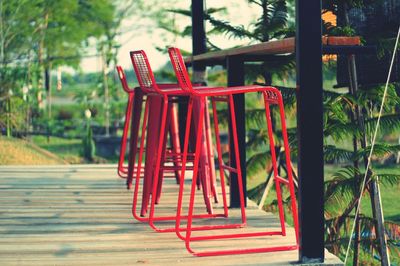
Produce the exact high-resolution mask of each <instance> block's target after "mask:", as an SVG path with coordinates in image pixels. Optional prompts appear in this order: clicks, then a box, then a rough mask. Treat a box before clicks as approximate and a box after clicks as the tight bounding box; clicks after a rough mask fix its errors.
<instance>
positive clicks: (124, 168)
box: [116, 66, 180, 189]
mask: <svg viewBox="0 0 400 266" xmlns="http://www.w3.org/2000/svg"><path fill="white" fill-rule="evenodd" d="M116 69H117V72H118V77H119V79H120V81H121V84H122V88H123V89H124V91H125V92H126V93H128V102H127V107H126V111H125V122H124V129H123V134H122V137H121V147H120V157H119V161H118V175H119V176H120V177H121V178H127V182H126V183H127V188H128V189H131V187H132V179H133V175H129V173H128V172H129V171H128V170H129V164H132V167H133V172H136V169H137V167H136V166H135V157H136V153H137V152H138V150H137V147H136V146H133V147H131V148H133V151H132V152H133V153H134V154H133V156H132V158H131V159H132V161H131V162H128V165H124V162H125V156H126V146H127V139H128V134H129V130H131V131H132V130H134V131H136V132H134V134H132V135H131V137H133V138H134V142H136V141H137V138H138V133H139V123H140V116H141V106H142V102H143V100H142V97H138V95H137V94H138V93H141V91H138V88H135V89H131V88H129V86H128V83H127V80H126V75H125V73H124V70H123V69H122V67H121V66H117V67H116ZM162 86H165V87H168V86H169V85H166V84H163V85H162ZM135 91H136V94H135ZM133 108H135V111H134V112H133V115H134V116H135V117H134V120H133V123H134V125H132V126H131V128H130V123H131V122H130V121H131V118H132V110H133ZM171 109H173V110H171V115H170V116H169V118H170V119H171V123H170V128H169V134H170V138H171V147H172V148H171V149H168V150H166V153H167V157H166V158H165V160H168V159H169V158H174V157H176V154H179V153H180V142H179V132H178V120H177V112H176V110H175V108H174V106H171ZM136 124H137V125H136ZM134 145H137V143H135V144H134ZM171 161H172V162H173V164H174V165H175V166H176V167H177V168H180V163H179V162H177V160H176V159H175V160H174V159H172V160H171ZM143 170H144V169H142V170H141V174H144V171H143ZM166 171H167V172H171V171H173V169H171V170H170V169H167V170H166ZM174 173H175V178H176V182H177V183H178V182H179V180H180V176H179V175H180V172H179V171H178V170H175V171H174Z"/></svg>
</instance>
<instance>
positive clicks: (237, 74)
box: [227, 56, 247, 208]
mask: <svg viewBox="0 0 400 266" xmlns="http://www.w3.org/2000/svg"><path fill="white" fill-rule="evenodd" d="M227 69H228V86H240V85H244V61H243V59H242V58H240V57H235V56H232V57H228V60H227ZM234 103H235V114H236V125H237V134H238V141H239V153H240V166H241V169H242V178H243V192H244V198H245V204H246V205H247V202H246V198H247V193H246V187H247V185H246V184H247V182H246V124H245V122H246V121H245V100H244V94H237V95H235V96H234ZM229 130H232V129H231V128H229ZM229 149H230V150H231V151H233V150H234V146H233V140H232V138H230V143H229ZM229 159H230V162H231V163H232V165H233V167H236V160H235V156H234V153H233V152H231V158H229ZM230 207H231V208H238V207H240V199H239V187H238V183H237V174H235V173H231V181H230Z"/></svg>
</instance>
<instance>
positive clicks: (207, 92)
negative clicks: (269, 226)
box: [168, 48, 298, 256]
mask: <svg viewBox="0 0 400 266" xmlns="http://www.w3.org/2000/svg"><path fill="white" fill-rule="evenodd" d="M168 52H169V55H170V59H171V63H172V65H173V68H174V71H175V74H176V77H177V80H178V84H179V86H180V87H181V88H182V90H184V91H186V92H188V93H190V95H191V97H190V102H189V110H188V116H187V121H186V130H185V142H184V147H183V160H182V173H181V178H182V179H183V178H184V177H185V170H186V169H185V167H186V158H187V151H188V133H189V131H190V127H191V125H190V121H191V117H190V116H191V115H192V113H193V111H192V109H193V108H192V107H193V102H196V101H197V102H200V105H201V106H200V110H199V111H200V112H199V114H198V115H199V119H198V120H197V121H198V122H197V133H196V134H197V139H196V145H195V147H196V148H195V153H194V162H193V167H194V169H193V179H192V186H191V193H190V201H189V210H188V215H187V226H186V228H181V217H182V213H181V209H182V197H183V190H184V185H183V182H181V183H180V184H181V185H180V192H179V199H178V206H177V219H176V230H175V232H176V234H177V235H178V237H179V238H181V239H183V240H184V241H185V245H186V249H187V250H188V251H189V252H190V253H192V254H194V255H197V256H215V255H230V254H245V253H255V252H271V251H283V250H293V249H297V248H298V238H297V231H298V217H297V206H296V197H295V191H294V183H293V177H292V173H291V172H290V171H288V179H284V178H282V177H280V176H279V175H278V171H277V162H276V154H275V144H274V136H273V131H272V122H271V114H270V105H277V106H278V107H279V111H280V119H281V126H282V136H283V142H284V147H285V156H286V164H287V169H291V165H290V164H291V162H290V153H289V144H288V138H287V133H286V124H285V115H284V106H283V101H282V96H281V94H280V92H279V91H278V90H277V89H276V88H274V87H261V86H255V85H254V86H238V87H230V88H224V87H217V88H201V89H196V88H193V86H192V84H191V82H190V79H189V75H188V73H187V70H186V66H185V64H184V61H183V58H182V56H181V54H180V51H179V49H177V48H170V49H169V50H168ZM249 92H260V93H262V94H263V97H264V104H265V115H266V121H267V127H268V133H269V143H270V150H271V157H272V163H273V169H274V181H275V185H276V186H275V187H276V192H277V200H278V208H279V218H280V224H281V230H280V231H259V232H251V233H244V232H239V233H235V234H219V235H216V234H213V235H211V234H210V235H204V234H203V235H201V236H192V232H193V231H195V230H198V229H197V228H195V227H193V225H192V224H193V218H195V216H194V213H193V212H194V199H195V193H196V180H197V178H198V176H197V173H198V164H199V157H200V149H199V148H200V145H201V142H202V141H203V138H202V136H201V128H202V127H203V123H202V122H201V121H202V119H203V116H204V113H205V111H206V97H210V98H211V101H212V106H213V116H214V129H215V133H216V142H217V145H216V146H217V152H218V161H219V167H220V178H221V181H222V180H223V176H224V169H225V170H228V171H229V172H234V173H237V175H238V187H239V194H240V210H241V221H242V223H241V226H240V227H243V226H245V225H246V213H245V203H244V196H243V187H242V173H241V169H240V164H237V167H236V168H233V167H232V166H230V165H225V164H224V163H223V160H222V157H221V145H220V139H219V127H218V117H217V110H216V102H218V101H222V102H227V103H228V105H229V110H230V119H231V127H232V135H233V136H232V138H233V142H234V151H233V152H234V156H235V159H236V162H240V155H239V149H238V139H237V133H236V119H235V108H234V103H233V95H234V94H239V93H249ZM221 183H223V182H221ZM281 184H284V185H287V186H288V187H289V193H290V196H291V207H292V214H293V221H294V227H295V231H296V243H295V244H293V245H283V246H275V247H256V248H248V249H244V248H237V249H227V250H219V249H217V250H211V251H209V250H207V251H197V250H194V249H193V248H192V246H191V243H192V241H205V240H216V239H235V238H244V237H260V236H270V235H282V236H285V235H286V229H285V219H284V210H283V202H282V192H281V188H280V185H281ZM224 200H226V199H224ZM221 227H222V228H229V225H223V226H221V225H208V226H205V227H204V229H209V230H212V229H219V228H221ZM182 231H186V234H185V235H183V234H182V233H181V232H182Z"/></svg>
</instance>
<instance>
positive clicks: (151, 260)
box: [0, 165, 338, 266]
mask: <svg viewBox="0 0 400 266" xmlns="http://www.w3.org/2000/svg"><path fill="white" fill-rule="evenodd" d="M115 168H116V166H114V165H112V166H110V165H100V166H93V165H84V166H41V167H38V166H34V167H29V166H23V167H20V166H14V167H13V166H0V265H132V264H146V265H207V266H211V265H290V264H292V263H294V262H295V261H296V260H297V256H298V255H297V251H286V252H275V253H259V254H248V255H235V256H219V257H205V258H199V257H194V256H192V255H191V254H189V253H188V252H187V251H186V249H185V246H184V243H183V242H182V241H181V240H179V239H178V238H177V237H176V235H175V234H174V233H156V232H154V231H152V230H151V229H150V228H149V226H148V225H147V224H146V223H140V222H138V221H136V220H134V219H133V218H132V215H131V202H132V192H131V191H127V190H126V189H125V186H124V184H125V182H124V180H122V179H120V178H118V177H117V175H116V171H115ZM174 182H175V181H174V180H173V179H166V180H165V185H164V187H163V191H164V193H163V196H162V203H160V206H158V212H157V213H173V212H174V206H175V204H176V191H177V185H176V184H175V183H174ZM200 200H201V197H199V201H200ZM184 201H185V203H186V202H187V198H185V200H184ZM220 205H221V204H219V205H216V212H218V211H221V208H220V207H219V206H220ZM200 206H201V205H200ZM161 209H162V211H161ZM203 209H204V208H203V207H199V208H197V209H196V212H202V211H204V210H203ZM184 210H185V209H184ZM230 216H231V217H232V219H231V220H227V219H223V218H219V219H213V220H202V221H201V222H199V221H196V224H214V223H219V224H224V223H230V222H236V221H238V220H239V212H238V211H237V210H231V214H230ZM247 216H248V224H249V226H248V227H246V228H244V229H235V230H223V231H221V230H219V231H217V230H214V231H212V232H195V233H193V234H194V235H205V234H208V233H211V234H219V233H221V232H230V233H237V232H238V231H240V232H253V231H258V230H266V229H268V230H278V229H279V221H278V219H277V217H275V216H273V215H272V214H269V213H265V212H262V211H259V210H257V209H256V208H254V207H249V208H248V210H247ZM159 226H160V227H165V226H173V221H172V222H165V223H162V224H159ZM294 243H295V238H294V230H293V229H291V228H288V236H287V237H282V236H269V237H263V238H246V239H234V240H218V241H202V242H198V243H195V244H194V245H193V247H194V248H197V249H201V250H209V249H215V248H228V249H229V248H232V247H242V248H250V247H260V246H273V245H286V244H294ZM329 260H330V261H331V262H332V263H331V264H335V263H336V262H338V261H337V260H335V258H334V257H331V256H330V255H329Z"/></svg>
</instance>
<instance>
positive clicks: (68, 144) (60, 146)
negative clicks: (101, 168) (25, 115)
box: [32, 136, 114, 164]
mask: <svg viewBox="0 0 400 266" xmlns="http://www.w3.org/2000/svg"><path fill="white" fill-rule="evenodd" d="M32 142H33V143H35V144H36V145H38V146H39V147H41V148H42V149H45V150H48V151H49V152H52V153H54V154H56V155H57V156H59V157H60V158H62V159H63V160H65V161H67V162H68V163H70V164H80V163H109V162H114V161H113V160H110V161H109V160H107V159H104V158H102V157H98V156H96V157H95V158H94V162H89V161H87V160H86V159H85V158H84V157H83V156H82V140H81V139H64V138H58V137H50V141H49V142H48V141H47V137H45V136H33V137H32Z"/></svg>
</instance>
